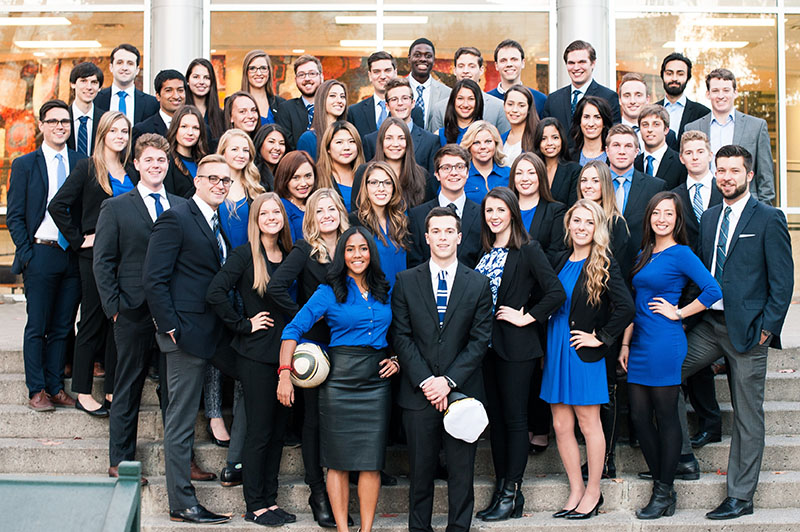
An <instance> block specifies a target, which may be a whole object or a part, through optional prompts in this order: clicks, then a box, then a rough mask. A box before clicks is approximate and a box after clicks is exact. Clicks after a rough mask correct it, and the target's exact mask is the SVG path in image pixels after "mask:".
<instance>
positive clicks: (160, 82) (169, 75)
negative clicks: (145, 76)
mask: <svg viewBox="0 0 800 532" xmlns="http://www.w3.org/2000/svg"><path fill="white" fill-rule="evenodd" d="M173 79H177V80H180V81H181V82H183V85H184V88H185V87H186V78H184V77H183V74H181V73H180V72H178V71H177V70H172V69H171V68H170V69H168V70H162V71H161V72H159V73H158V74H156V79H154V80H153V88H154V89H155V91H156V94H160V93H161V88H162V87H163V86H164V83H166V82H168V81H170V80H173Z"/></svg>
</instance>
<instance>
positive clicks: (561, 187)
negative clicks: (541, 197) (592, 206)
mask: <svg viewBox="0 0 800 532" xmlns="http://www.w3.org/2000/svg"><path fill="white" fill-rule="evenodd" d="M580 174H581V165H580V164H578V163H576V162H575V161H564V162H561V163H558V167H557V168H556V175H554V176H553V184H552V185H550V194H552V195H553V199H554V200H556V201H558V202H561V203H563V204H564V205H565V206H566V207H567V208H569V207H572V205H573V204H574V203H575V202H576V201H578V177H579V176H580Z"/></svg>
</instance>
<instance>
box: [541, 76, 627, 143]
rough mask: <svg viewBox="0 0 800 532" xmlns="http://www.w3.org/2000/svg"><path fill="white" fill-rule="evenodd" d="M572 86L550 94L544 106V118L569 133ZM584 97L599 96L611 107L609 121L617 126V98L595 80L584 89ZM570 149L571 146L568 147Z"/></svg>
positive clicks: (618, 116)
mask: <svg viewBox="0 0 800 532" xmlns="http://www.w3.org/2000/svg"><path fill="white" fill-rule="evenodd" d="M571 92H572V85H567V86H566V87H561V88H560V89H558V90H557V91H555V92H551V93H550V95H549V96H548V97H547V101H546V102H545V104H544V116H546V117H547V116H552V117H553V118H555V119H557V120H558V121H559V122H561V125H562V126H564V129H565V130H567V131H569V127H570V125H572V95H571ZM586 96H599V97H600V98H603V99H604V100H606V101H607V102H608V105H610V106H611V121H612V122H614V123H615V124H619V123H620V120H621V116H620V113H619V96H617V93H616V92H614V91H612V90H611V89H609V88H607V87H603V86H602V85H600V84H599V83H597V82H596V81H595V80H592V82H591V83H590V84H589V88H588V89H586ZM570 147H571V146H570Z"/></svg>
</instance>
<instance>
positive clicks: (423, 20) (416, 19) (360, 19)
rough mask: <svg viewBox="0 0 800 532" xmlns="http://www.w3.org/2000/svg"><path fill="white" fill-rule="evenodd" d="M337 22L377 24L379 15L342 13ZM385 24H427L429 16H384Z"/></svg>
mask: <svg viewBox="0 0 800 532" xmlns="http://www.w3.org/2000/svg"><path fill="white" fill-rule="evenodd" d="M336 23H337V24H377V23H378V17H375V16H350V15H341V16H338V17H336ZM383 23H384V24H427V23H428V17H426V16H411V15H409V16H405V15H398V16H384V17H383Z"/></svg>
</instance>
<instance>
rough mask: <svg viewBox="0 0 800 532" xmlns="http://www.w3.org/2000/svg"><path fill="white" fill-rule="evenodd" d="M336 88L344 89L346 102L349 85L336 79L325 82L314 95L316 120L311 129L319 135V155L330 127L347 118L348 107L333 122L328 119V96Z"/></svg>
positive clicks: (312, 122)
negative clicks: (324, 136) (323, 138)
mask: <svg viewBox="0 0 800 532" xmlns="http://www.w3.org/2000/svg"><path fill="white" fill-rule="evenodd" d="M334 87H341V88H342V90H343V91H344V99H345V102H346V101H347V85H345V84H344V83H342V82H341V81H339V80H336V79H329V80H327V81H323V82H322V84H321V85H320V86H319V88H318V89H317V92H316V93H315V94H314V119H313V120H312V121H311V129H313V130H314V133H316V135H317V153H319V152H320V150H321V146H322V137H323V135H325V131H326V130H327V129H328V128H329V127H330V125H331V124H333V123H334V122H336V121H337V120H344V119H345V118H347V105H345V106H344V110H343V111H342V114H341V115H339V116H335V117H333V119H332V120H331V119H330V118H328V111H327V105H326V103H327V101H328V94H329V93H330V92H331V89H333V88H334Z"/></svg>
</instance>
